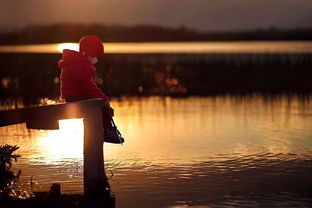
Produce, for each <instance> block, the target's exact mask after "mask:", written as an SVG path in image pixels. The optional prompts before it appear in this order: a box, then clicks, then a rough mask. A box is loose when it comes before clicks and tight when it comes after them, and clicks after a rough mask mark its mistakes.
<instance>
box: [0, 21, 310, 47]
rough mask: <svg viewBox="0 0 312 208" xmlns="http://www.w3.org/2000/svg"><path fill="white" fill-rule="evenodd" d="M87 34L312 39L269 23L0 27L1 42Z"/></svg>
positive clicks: (143, 38)
mask: <svg viewBox="0 0 312 208" xmlns="http://www.w3.org/2000/svg"><path fill="white" fill-rule="evenodd" d="M86 34H93V35H97V36H99V37H100V38H101V39H102V40H103V41H105V42H147V41H156V42H157V41H238V40H312V28H296V29H279V28H276V27H274V26H272V27H270V28H267V29H257V30H249V31H223V32H209V31H208V32H207V31H198V30H194V29H190V28H187V27H184V26H180V27H177V28H168V27H161V26H153V25H136V26H118V25H101V24H53V25H30V26H27V27H25V28H22V29H19V30H4V29H2V30H0V44H1V45H14V44H38V43H58V42H77V41H78V40H79V39H80V38H81V37H82V36H83V35H86Z"/></svg>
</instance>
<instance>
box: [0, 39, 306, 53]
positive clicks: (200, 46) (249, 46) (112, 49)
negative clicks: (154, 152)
mask: <svg viewBox="0 0 312 208" xmlns="http://www.w3.org/2000/svg"><path fill="white" fill-rule="evenodd" d="M104 46H105V53H109V54H120V53H129V54H131V53H135V54H149V53H194V54H196V53H312V42H311V41H235V42H222V41H213V42H142V43H133V42H128V43H117V42H116V43H114V42H113V43H104ZM63 49H72V50H76V51H78V43H55V44H36V45H7V46H0V53H62V51H63Z"/></svg>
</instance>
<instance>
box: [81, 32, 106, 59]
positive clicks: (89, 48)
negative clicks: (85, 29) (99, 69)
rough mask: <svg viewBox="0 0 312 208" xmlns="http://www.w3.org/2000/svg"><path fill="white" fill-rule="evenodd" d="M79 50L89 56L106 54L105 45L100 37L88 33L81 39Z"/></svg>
mask: <svg viewBox="0 0 312 208" xmlns="http://www.w3.org/2000/svg"><path fill="white" fill-rule="evenodd" d="M79 52H81V53H82V52H85V53H86V55H87V56H91V57H101V56H103V54H104V46H103V43H102V41H101V40H100V38H98V37H96V36H93V35H86V36H83V37H82V38H81V39H80V41H79Z"/></svg>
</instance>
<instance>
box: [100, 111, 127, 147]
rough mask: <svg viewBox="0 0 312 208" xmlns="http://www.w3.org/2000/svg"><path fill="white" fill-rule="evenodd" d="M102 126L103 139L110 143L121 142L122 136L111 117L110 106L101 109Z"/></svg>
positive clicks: (122, 140)
mask: <svg viewBox="0 0 312 208" xmlns="http://www.w3.org/2000/svg"><path fill="white" fill-rule="evenodd" d="M103 128H104V141H105V142H110V143H117V144H122V143H123V142H124V138H122V137H121V134H120V132H119V131H118V129H117V127H116V126H115V123H114V121H113V118H112V110H111V108H110V107H107V108H104V110H103Z"/></svg>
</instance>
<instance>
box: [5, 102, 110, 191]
mask: <svg viewBox="0 0 312 208" xmlns="http://www.w3.org/2000/svg"><path fill="white" fill-rule="evenodd" d="M107 106H108V105H107V103H106V102H104V101H103V100H101V99H90V100H83V101H77V102H70V103H65V104H55V105H46V106H38V107H30V108H21V109H16V110H6V111H0V127H3V126H8V125H14V124H19V123H25V122H26V127H27V128H29V129H50V130H51V129H58V128H59V126H58V120H62V119H72V118H83V122H84V149H83V170H84V179H83V181H84V194H85V195H88V196H101V195H103V194H106V193H107V192H108V191H109V184H108V182H107V177H106V175H105V170H104V154H103V139H104V134H103V121H102V116H103V115H102V111H103V109H104V108H107ZM108 108H109V107H108ZM109 109H110V110H112V112H113V109H111V108H109ZM69 148H70V147H69Z"/></svg>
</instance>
